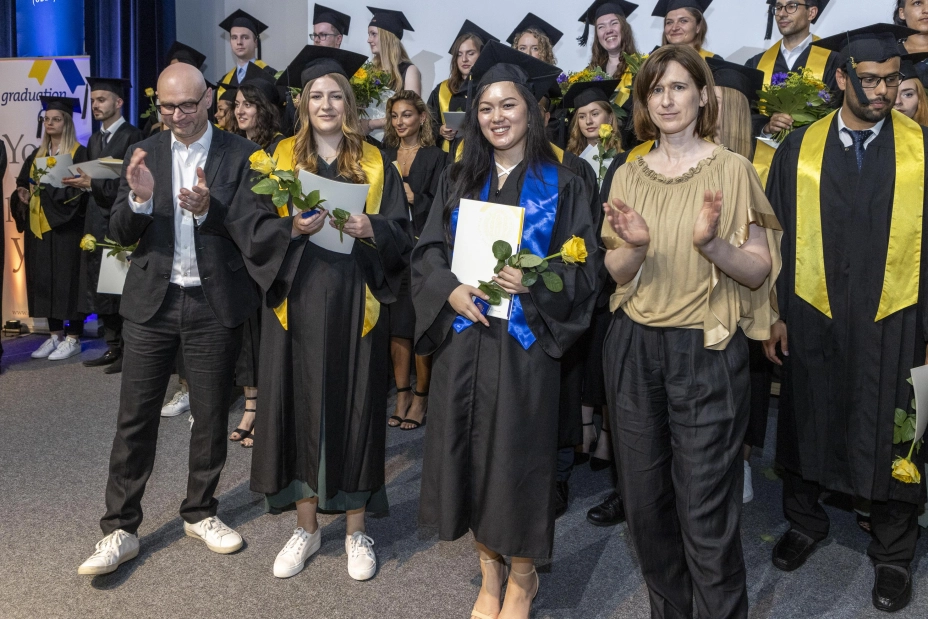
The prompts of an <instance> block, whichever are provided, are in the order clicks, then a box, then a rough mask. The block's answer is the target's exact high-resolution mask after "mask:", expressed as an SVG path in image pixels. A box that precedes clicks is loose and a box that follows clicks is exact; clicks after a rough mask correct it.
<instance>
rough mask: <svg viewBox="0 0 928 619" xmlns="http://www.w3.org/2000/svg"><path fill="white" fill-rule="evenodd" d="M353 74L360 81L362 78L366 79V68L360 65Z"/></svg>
mask: <svg viewBox="0 0 928 619" xmlns="http://www.w3.org/2000/svg"><path fill="white" fill-rule="evenodd" d="M354 76H355V77H356V78H357V79H359V80H361V81H364V80H366V79H367V70H366V69H365V68H364V67H361V68H360V69H358V70H357V71H356V72H355V74H354Z"/></svg>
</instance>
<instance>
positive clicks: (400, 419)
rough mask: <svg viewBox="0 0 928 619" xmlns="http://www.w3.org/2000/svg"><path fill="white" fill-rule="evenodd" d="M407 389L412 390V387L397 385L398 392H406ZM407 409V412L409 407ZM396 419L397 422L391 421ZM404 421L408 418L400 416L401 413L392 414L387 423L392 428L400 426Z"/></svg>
mask: <svg viewBox="0 0 928 619" xmlns="http://www.w3.org/2000/svg"><path fill="white" fill-rule="evenodd" d="M407 391H412V387H411V386H410V387H397V388H396V392H397V393H406V392H407ZM413 393H415V391H413ZM406 410H407V412H409V409H406ZM394 419H395V420H396V423H390V422H391V421H393V420H394ZM404 421H406V420H405V419H403V418H402V417H400V416H399V415H390V418H389V419H387V425H388V426H390V427H391V428H398V427H400V424H401V423H403V422H404Z"/></svg>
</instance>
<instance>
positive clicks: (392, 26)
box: [367, 6, 415, 41]
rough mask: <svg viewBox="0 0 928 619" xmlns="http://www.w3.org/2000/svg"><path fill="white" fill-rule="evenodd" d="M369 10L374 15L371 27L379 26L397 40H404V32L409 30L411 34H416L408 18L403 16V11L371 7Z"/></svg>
mask: <svg viewBox="0 0 928 619" xmlns="http://www.w3.org/2000/svg"><path fill="white" fill-rule="evenodd" d="M367 10H368V11H370V12H371V13H373V14H374V16H373V17H372V18H371V23H370V25H371V26H377V27H378V28H380V29H381V30H386V31H387V32H390V33H392V34H393V35H395V36H396V38H397V39H400V40H401V41H402V40H403V31H404V30H409V31H410V32H415V30H413V27H412V24H410V23H409V20H408V19H406V16H405V15H403V12H402V11H393V10H391V9H378V8H377V7H373V6H369V7H367Z"/></svg>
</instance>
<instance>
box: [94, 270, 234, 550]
mask: <svg viewBox="0 0 928 619" xmlns="http://www.w3.org/2000/svg"><path fill="white" fill-rule="evenodd" d="M241 339H242V330H241V327H236V328H232V329H230V328H228V327H224V326H222V325H221V324H219V321H218V320H216V316H215V314H213V311H212V310H211V309H210V307H209V305H208V304H207V301H206V297H205V295H204V294H203V289H202V288H201V287H191V288H182V287H180V286H177V285H175V284H171V285H170V286H169V288H168V292H167V294H166V295H165V299H164V302H163V304H162V306H161V308H160V309H159V310H158V312H157V313H156V314H155V315H154V317H152V318H151V319H150V320H149V321H147V322H145V323H144V324H139V323H135V322H132V321H130V320H126V321H125V323H124V325H123V340H124V347H123V366H122V388H121V391H120V396H119V415H118V418H117V422H116V437H115V438H114V439H113V450H112V452H111V454H110V469H109V478H108V479H107V482H106V514H105V515H104V516H103V518H102V519H101V520H100V528H101V529H103V533H104V534H107V535H108V534H110V533H112V532H113V531H115V530H116V529H123V530H125V531H127V532H129V533H135V532H136V531H137V529H138V527H139V524H141V522H142V495H143V494H144V492H145V484H146V483H147V482H148V478H149V476H150V475H151V472H152V467H153V466H154V462H155V447H156V444H157V441H158V424H159V423H160V421H161V404H162V402H163V400H164V394H165V390H166V389H167V385H168V381H169V380H170V378H171V371H172V368H173V367H174V360H175V356H176V355H177V353H178V350H179V351H180V352H181V354H182V356H183V359H184V364H185V366H186V369H187V382H188V385H189V390H190V412H191V414H192V415H193V419H194V424H193V428H192V432H191V435H190V457H189V473H188V477H187V497H186V498H185V499H184V501H183V503H182V504H181V506H180V515H181V517H182V518H183V519H184V520H185V521H186V522H189V523H191V524H192V523H196V522H199V521H201V520H203V519H204V518H208V517H210V516H215V515H216V508H217V506H218V504H219V502H218V501H217V500H216V498H215V497H214V496H213V493H214V492H215V491H216V486H217V485H218V483H219V475H220V473H221V472H222V468H223V466H224V465H225V461H226V450H227V440H226V430H227V428H228V420H229V406H230V404H231V399H232V380H233V371H234V368H235V361H236V359H237V358H238V353H239V349H240V348H241Z"/></svg>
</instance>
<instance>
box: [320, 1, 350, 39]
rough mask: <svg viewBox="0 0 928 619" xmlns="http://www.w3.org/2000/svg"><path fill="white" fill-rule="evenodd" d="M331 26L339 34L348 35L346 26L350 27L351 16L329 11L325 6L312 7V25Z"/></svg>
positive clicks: (333, 10)
mask: <svg viewBox="0 0 928 619" xmlns="http://www.w3.org/2000/svg"><path fill="white" fill-rule="evenodd" d="M316 24H331V25H332V27H333V28H335V29H336V30H338V32H339V33H340V34H348V26H350V25H351V16H350V15H346V14H344V13H342V12H341V11H336V10H335V9H330V8H329V7H327V6H322V5H321V4H316V5H314V6H313V25H314V26H315V25H316Z"/></svg>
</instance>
